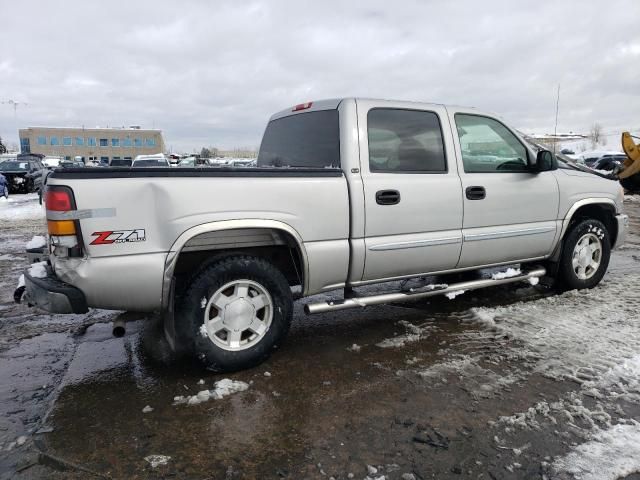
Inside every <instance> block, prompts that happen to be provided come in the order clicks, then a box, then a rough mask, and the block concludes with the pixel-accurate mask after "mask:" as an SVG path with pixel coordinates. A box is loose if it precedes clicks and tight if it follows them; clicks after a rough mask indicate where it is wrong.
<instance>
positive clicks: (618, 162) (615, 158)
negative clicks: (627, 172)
mask: <svg viewBox="0 0 640 480" xmlns="http://www.w3.org/2000/svg"><path fill="white" fill-rule="evenodd" d="M626 158H627V156H626V155H605V156H603V157H602V158H600V159H599V160H596V162H595V163H593V164H592V165H591V168H593V169H594V170H600V171H605V172H614V171H618V170H620V169H621V167H622V164H623V163H624V161H625V160H626Z"/></svg>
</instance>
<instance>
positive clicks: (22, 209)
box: [0, 193, 45, 221]
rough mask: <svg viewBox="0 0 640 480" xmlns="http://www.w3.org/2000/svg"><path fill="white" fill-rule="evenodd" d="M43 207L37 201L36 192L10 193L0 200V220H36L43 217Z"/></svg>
mask: <svg viewBox="0 0 640 480" xmlns="http://www.w3.org/2000/svg"><path fill="white" fill-rule="evenodd" d="M44 214H45V212H44V208H43V207H42V205H40V203H39V202H38V194H37V193H29V194H26V195H12V196H10V197H9V200H6V201H3V202H0V221H1V220H37V219H39V218H44Z"/></svg>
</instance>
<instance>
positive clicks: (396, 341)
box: [376, 320, 436, 348]
mask: <svg viewBox="0 0 640 480" xmlns="http://www.w3.org/2000/svg"><path fill="white" fill-rule="evenodd" d="M398 325H402V326H403V327H404V328H405V329H406V331H407V333H405V334H404V335H398V336H397V337H392V338H385V339H384V340H382V341H381V342H379V343H376V347H380V348H397V347H404V346H405V345H406V344H407V343H413V342H417V341H418V340H422V339H425V338H427V337H428V336H429V334H430V333H431V332H432V331H433V330H435V328H436V327H435V326H433V324H432V323H431V322H427V323H425V324H423V325H414V324H413V323H410V322H407V321H406V320H401V321H399V322H398Z"/></svg>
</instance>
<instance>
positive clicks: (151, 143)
mask: <svg viewBox="0 0 640 480" xmlns="http://www.w3.org/2000/svg"><path fill="white" fill-rule="evenodd" d="M144 144H145V146H147V147H155V146H156V139H155V138H146V139H145V141H144Z"/></svg>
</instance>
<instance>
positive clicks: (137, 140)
mask: <svg viewBox="0 0 640 480" xmlns="http://www.w3.org/2000/svg"><path fill="white" fill-rule="evenodd" d="M133 145H134V146H136V147H141V146H142V139H141V138H134V139H133Z"/></svg>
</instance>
